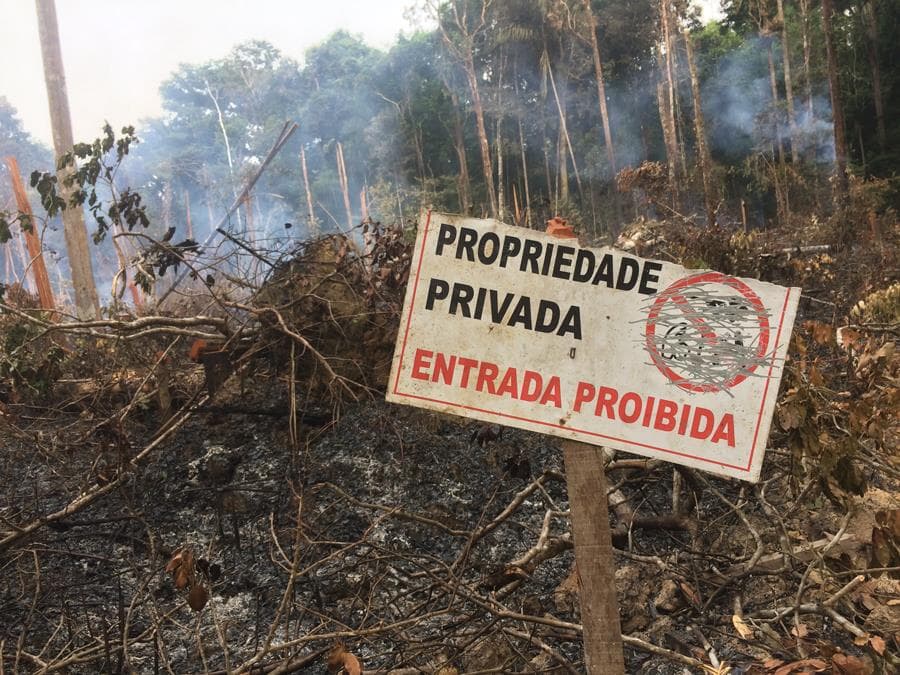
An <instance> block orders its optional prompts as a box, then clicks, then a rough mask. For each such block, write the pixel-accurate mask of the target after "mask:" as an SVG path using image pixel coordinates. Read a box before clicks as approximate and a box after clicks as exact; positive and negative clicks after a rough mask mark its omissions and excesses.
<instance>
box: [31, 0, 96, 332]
mask: <svg viewBox="0 0 900 675" xmlns="http://www.w3.org/2000/svg"><path fill="white" fill-rule="evenodd" d="M35 5H36V7H37V15H38V33H39V35H40V40H41V57H42V59H43V62H44V79H45V81H46V85H47V99H48V102H49V104H50V124H51V127H52V130H53V146H54V149H55V150H56V157H57V161H58V160H60V159H61V158H62V157H63V156H65V155H67V154H68V153H70V152H72V149H73V147H74V142H73V140H72V119H71V117H70V114H69V97H68V93H67V92H66V76H65V71H64V70H63V61H62V50H61V48H60V45H59V28H58V26H57V22H56V5H55V4H54V0H35ZM73 171H74V167H73V166H69V167H67V168H64V169H60V170H59V172H58V174H57V175H58V178H59V184H60V194H61V196H62V197H63V199H65V200H66V201H67V202H69V199H70V196H71V192H72V189H71V188H70V187H69V186H68V185H66V178H68V177H69V176H71V175H72V173H73ZM62 218H63V227H64V230H65V237H66V250H67V251H68V253H69V267H70V269H71V272H72V286H73V288H74V290H75V312H76V314H77V315H78V317H79V318H81V319H91V318H94V317H97V316H98V315H99V313H100V301H99V299H98V297H97V287H96V286H95V284H94V271H93V266H92V264H91V252H90V249H89V248H88V237H87V227H86V226H85V224H84V212H83V211H82V210H81V207H80V206H72V205H70V206H69V207H68V208H66V209H64V210H63V214H62Z"/></svg>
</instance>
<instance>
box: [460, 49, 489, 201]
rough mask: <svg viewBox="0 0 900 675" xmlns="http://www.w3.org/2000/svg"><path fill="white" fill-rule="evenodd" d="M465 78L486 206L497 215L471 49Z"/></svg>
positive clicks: (482, 110)
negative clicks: (485, 190)
mask: <svg viewBox="0 0 900 675" xmlns="http://www.w3.org/2000/svg"><path fill="white" fill-rule="evenodd" d="M465 67H466V79H467V80H468V81H469V89H470V90H471V92H472V108H473V109H474V110H475V129H476V131H477V132H478V147H479V148H480V149H481V170H482V172H483V173H484V185H485V187H486V188H487V196H488V202H489V204H488V206H489V207H490V210H491V216H492V217H494V218H496V217H497V193H496V191H495V189H494V171H493V162H492V161H491V144H490V143H489V142H488V137H487V129H486V128H485V126H484V106H483V105H482V103H481V94H480V92H479V89H478V76H477V73H476V72H475V59H474V58H473V56H472V52H471V49H470V50H469V52H468V55H467V56H466V60H465Z"/></svg>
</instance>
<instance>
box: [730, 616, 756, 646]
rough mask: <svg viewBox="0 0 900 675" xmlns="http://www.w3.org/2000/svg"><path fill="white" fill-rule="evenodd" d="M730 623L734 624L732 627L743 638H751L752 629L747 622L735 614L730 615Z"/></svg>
mask: <svg viewBox="0 0 900 675" xmlns="http://www.w3.org/2000/svg"><path fill="white" fill-rule="evenodd" d="M731 623H732V624H733V625H734V629H735V630H736V631H737V632H738V635H740V636H741V637H742V638H744V639H745V640H752V639H753V629H752V628H750V626H748V625H747V622H746V621H744V619H743V618H741V617H739V616H738V615H737V614H732V615H731Z"/></svg>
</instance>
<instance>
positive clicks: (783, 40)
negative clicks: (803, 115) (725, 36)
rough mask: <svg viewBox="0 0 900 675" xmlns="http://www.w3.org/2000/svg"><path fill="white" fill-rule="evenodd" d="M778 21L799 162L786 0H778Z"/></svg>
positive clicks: (793, 157)
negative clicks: (785, 8) (786, 22)
mask: <svg viewBox="0 0 900 675" xmlns="http://www.w3.org/2000/svg"><path fill="white" fill-rule="evenodd" d="M777 6H778V14H777V17H778V23H779V24H781V60H782V63H783V64H784V97H785V100H786V101H787V113H788V128H789V129H790V136H791V161H792V162H793V163H794V164H796V163H797V119H796V117H795V115H794V81H793V79H792V78H791V55H790V47H789V45H788V33H787V26H786V25H785V23H784V0H778V5H777Z"/></svg>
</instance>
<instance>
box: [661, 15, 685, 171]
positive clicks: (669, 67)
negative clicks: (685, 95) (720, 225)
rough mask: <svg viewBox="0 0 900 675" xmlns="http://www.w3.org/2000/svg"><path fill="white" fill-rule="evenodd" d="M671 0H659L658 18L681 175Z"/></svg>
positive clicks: (681, 140)
mask: <svg viewBox="0 0 900 675" xmlns="http://www.w3.org/2000/svg"><path fill="white" fill-rule="evenodd" d="M670 1H671V0H660V12H661V16H660V20H661V22H662V29H663V40H664V41H665V50H666V67H665V72H666V83H667V85H668V88H667V91H666V93H667V96H668V99H669V101H668V108H667V109H668V112H669V116H670V117H671V118H672V119H671V125H670V126H671V130H672V141H673V143H674V145H673V146H672V147H673V149H674V151H675V155H676V157H677V158H678V160H679V162H680V166H681V175H682V176H684V175H686V174H687V160H686V158H685V155H684V142H683V141H684V133H683V132H682V134H681V135H680V136H679V134H678V121H677V119H676V116H677V114H678V112H677V110H678V89H677V88H676V85H675V83H676V77H675V73H676V65H675V40H674V39H673V38H672V20H673V17H672V13H671V7H670V6H669V2H670Z"/></svg>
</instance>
